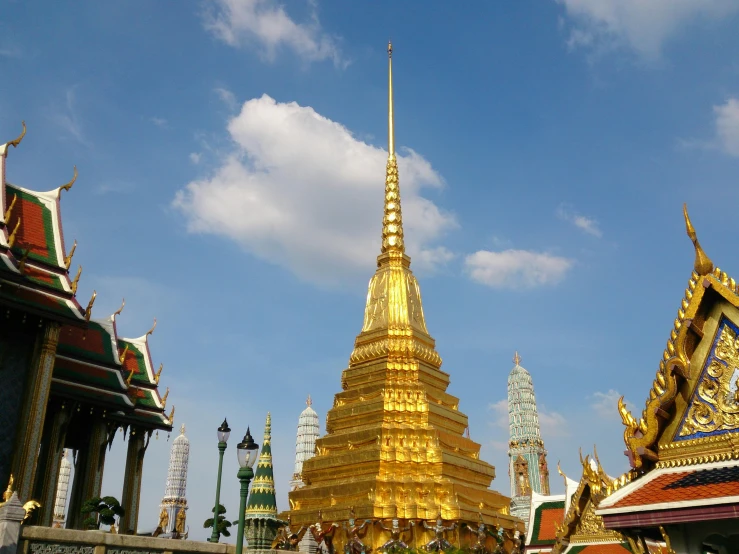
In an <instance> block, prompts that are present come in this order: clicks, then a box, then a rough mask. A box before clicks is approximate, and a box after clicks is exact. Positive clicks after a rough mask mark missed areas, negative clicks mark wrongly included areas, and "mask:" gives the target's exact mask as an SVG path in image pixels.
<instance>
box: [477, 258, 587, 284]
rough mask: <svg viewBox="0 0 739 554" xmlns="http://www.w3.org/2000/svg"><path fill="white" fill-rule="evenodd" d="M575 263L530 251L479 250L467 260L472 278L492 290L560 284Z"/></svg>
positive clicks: (567, 259)
mask: <svg viewBox="0 0 739 554" xmlns="http://www.w3.org/2000/svg"><path fill="white" fill-rule="evenodd" d="M573 264H574V261H573V260H571V259H569V258H563V257H560V256H554V255H552V254H546V253H540V252H531V251H529V250H504V251H502V252H491V251H489V250H479V251H477V252H475V253H474V254H470V255H469V256H467V258H466V259H465V266H466V269H467V272H468V273H469V275H470V278H471V279H472V280H473V281H477V282H478V283H480V284H483V285H488V286H490V287H493V288H531V287H537V286H541V285H554V284H556V283H558V282H560V281H561V280H562V279H563V278H564V276H565V274H566V273H567V271H569V269H570V268H571V267H572V265H573Z"/></svg>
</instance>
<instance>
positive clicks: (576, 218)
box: [557, 204, 603, 238]
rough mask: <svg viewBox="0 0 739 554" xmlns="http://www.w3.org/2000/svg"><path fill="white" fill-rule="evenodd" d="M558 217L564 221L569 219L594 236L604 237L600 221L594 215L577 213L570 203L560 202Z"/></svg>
mask: <svg viewBox="0 0 739 554" xmlns="http://www.w3.org/2000/svg"><path fill="white" fill-rule="evenodd" d="M557 217H558V218H560V219H562V220H563V221H569V222H570V223H572V224H573V225H574V226H575V227H577V228H578V229H580V230H581V231H583V232H585V233H587V234H588V235H592V236H594V237H598V238H600V237H602V236H603V233H602V232H601V230H600V227H599V226H598V222H597V221H596V220H595V219H593V218H592V217H587V216H584V215H582V214H579V213H577V212H576V211H575V210H574V209H573V208H572V206H570V205H569V204H560V205H559V207H558V208H557Z"/></svg>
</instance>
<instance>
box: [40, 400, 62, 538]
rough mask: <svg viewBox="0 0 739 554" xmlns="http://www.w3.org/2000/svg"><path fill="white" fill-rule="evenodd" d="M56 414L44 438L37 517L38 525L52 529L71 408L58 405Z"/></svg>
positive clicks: (52, 417)
mask: <svg viewBox="0 0 739 554" xmlns="http://www.w3.org/2000/svg"><path fill="white" fill-rule="evenodd" d="M50 409H54V414H53V415H51V416H50V423H49V425H47V430H45V431H44V432H45V433H48V435H49V436H48V439H47V437H44V442H45V443H46V444H45V448H42V450H41V456H39V458H40V459H41V463H42V464H43V466H42V467H40V468H39V469H40V471H39V476H38V478H37V481H38V483H37V487H36V491H37V492H36V498H38V501H39V502H40V503H41V508H39V514H38V516H37V522H38V523H37V525H41V526H43V527H51V525H52V523H53V522H54V503H55V501H56V490H57V484H58V481H59V467H60V466H61V463H62V455H63V454H64V442H65V439H66V436H67V426H68V424H69V419H70V417H69V416H70V414H69V408H68V407H67V406H66V405H65V404H64V403H57V404H56V405H55V406H54V407H53V408H50Z"/></svg>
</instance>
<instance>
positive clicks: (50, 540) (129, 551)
mask: <svg viewBox="0 0 739 554" xmlns="http://www.w3.org/2000/svg"><path fill="white" fill-rule="evenodd" d="M180 553H182V554H184V553H202V554H235V548H234V545H232V544H223V543H219V544H213V543H209V542H198V541H183V540H173V539H160V538H153V537H138V536H133V535H112V534H110V533H105V532H102V531H74V530H71V529H53V528H50V527H33V526H23V527H22V528H21V540H20V543H19V544H18V554H180Z"/></svg>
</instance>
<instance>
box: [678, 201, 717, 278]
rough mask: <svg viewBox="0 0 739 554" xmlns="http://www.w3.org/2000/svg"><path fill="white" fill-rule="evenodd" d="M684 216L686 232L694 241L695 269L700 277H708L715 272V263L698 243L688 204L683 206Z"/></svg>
mask: <svg viewBox="0 0 739 554" xmlns="http://www.w3.org/2000/svg"><path fill="white" fill-rule="evenodd" d="M683 216H684V217H685V230H686V231H687V233H688V237H690V240H691V241H693V248H695V263H694V264H693V268H694V269H695V272H696V273H697V274H698V275H707V274H709V273H711V271H713V262H712V261H711V258H709V257H708V256H707V255H706V253H705V252H704V251H703V248H702V247H701V245H700V243H699V242H698V235H697V234H696V232H695V227H693V223H692V222H691V221H690V216H689V215H688V205H687V204H683Z"/></svg>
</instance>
